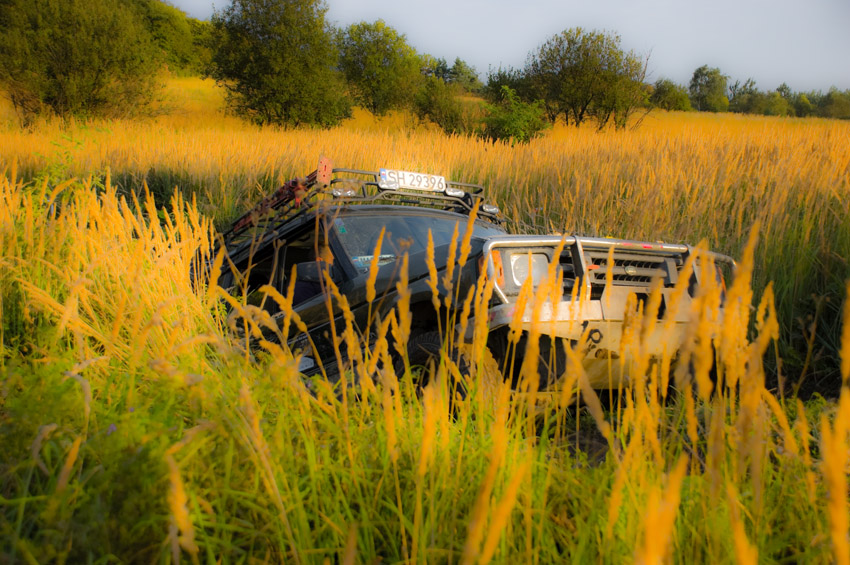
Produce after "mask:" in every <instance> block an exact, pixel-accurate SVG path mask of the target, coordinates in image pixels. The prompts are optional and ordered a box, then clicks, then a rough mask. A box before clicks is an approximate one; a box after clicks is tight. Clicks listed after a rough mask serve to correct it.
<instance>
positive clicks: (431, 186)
mask: <svg viewBox="0 0 850 565" xmlns="http://www.w3.org/2000/svg"><path fill="white" fill-rule="evenodd" d="M379 173H380V175H381V178H380V180H379V181H378V186H379V187H381V188H383V189H389V190H398V189H400V188H409V189H413V190H428V191H431V192H443V191H445V190H446V179H445V178H444V177H441V176H438V175H426V174H423V173H411V172H409V171H398V170H396V169H381V170H380V171H379Z"/></svg>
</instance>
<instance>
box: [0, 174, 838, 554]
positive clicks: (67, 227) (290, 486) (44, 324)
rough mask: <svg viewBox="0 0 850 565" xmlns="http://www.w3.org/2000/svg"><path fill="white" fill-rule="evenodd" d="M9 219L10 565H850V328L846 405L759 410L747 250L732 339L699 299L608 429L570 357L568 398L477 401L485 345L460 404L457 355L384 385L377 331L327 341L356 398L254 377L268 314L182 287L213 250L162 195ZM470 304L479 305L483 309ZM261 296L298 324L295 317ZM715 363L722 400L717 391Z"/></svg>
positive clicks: (8, 210) (767, 302) (5, 532)
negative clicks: (342, 359)
mask: <svg viewBox="0 0 850 565" xmlns="http://www.w3.org/2000/svg"><path fill="white" fill-rule="evenodd" d="M0 198H2V202H3V203H4V206H3V207H2V208H0V212H2V214H3V217H2V223H0V225H1V226H2V230H3V231H2V232H0V234H2V239H0V242H2V256H0V257H2V262H3V266H4V268H3V270H2V271H1V272H0V277H2V278H0V282H2V287H0V288H2V294H0V299H2V309H3V312H2V313H3V333H2V335H0V345H2V348H3V349H2V357H0V360H1V361H2V367H1V368H0V370H2V375H3V379H2V397H0V401H1V402H2V404H0V430H2V437H3V445H4V449H3V454H2V459H0V474H2V478H3V480H2V485H3V487H2V491H0V532H2V536H1V538H2V540H3V542H2V545H0V552H2V555H3V557H4V560H6V559H8V560H10V561H13V562H14V561H16V560H26V561H28V562H40V561H48V560H56V561H59V562H82V561H91V562H108V561H115V560H118V561H146V562H150V561H164V562H168V561H171V562H177V561H179V560H181V558H187V559H191V560H192V561H193V562H199V561H201V560H207V561H225V562H230V561H245V560H258V561H266V562H282V561H286V562H296V563H301V562H314V561H324V560H327V559H330V560H340V561H342V562H345V563H354V562H356V561H374V560H375V559H380V560H386V561H412V562H433V561H440V562H449V563H455V562H459V563H476V562H481V563H487V562H490V561H498V562H518V561H522V562H528V563H531V562H557V561H564V560H570V561H574V562H587V561H596V562H606V563H608V562H610V563H619V562H622V561H624V560H632V559H634V560H637V561H641V562H659V561H662V560H663V561H669V560H672V561H676V562H712V563H714V562H732V561H737V562H744V563H757V562H784V561H797V562H800V561H805V562H826V561H830V560H834V561H835V562H840V563H846V562H847V559H848V555H850V548H848V540H847V531H848V523H847V516H848V501H847V494H846V493H847V466H848V453H850V446H848V431H850V388H848V386H847V385H848V384H850V383H848V377H850V325H848V326H845V330H844V335H843V337H842V359H843V365H842V376H843V379H844V384H845V386H844V387H843V389H842V395H841V398H840V401H839V402H838V403H837V404H836V403H833V404H826V403H824V402H823V401H811V402H809V403H808V405H804V404H803V403H802V402H801V401H800V400H798V399H787V400H786V399H784V398H781V397H780V398H776V397H775V396H773V395H772V394H771V393H770V392H769V391H767V390H766V389H765V388H764V384H763V383H764V369H763V363H762V358H763V356H764V354H765V353H766V351H767V350H768V348H769V346H770V343H771V341H772V340H774V339H775V338H776V336H777V331H778V321H777V313H776V311H775V309H774V308H773V302H772V292H771V289H770V287H768V291H767V292H766V293H765V295H764V297H763V298H762V300H761V301H760V302H758V303H756V304H752V306H755V309H754V310H751V303H752V299H753V295H752V291H751V288H750V277H751V274H752V267H753V257H752V253H753V246H752V245H749V246H748V247H747V248H746V251H745V254H744V257H743V259H742V261H741V264H740V267H739V270H738V272H737V276H736V279H735V282H734V283H733V284H732V286H731V287H730V288H729V289H728V290H727V295H726V308H725V316H724V318H723V319H722V320H721V319H718V317H717V316H716V315H715V314H716V312H717V305H718V304H719V301H720V293H721V289H720V288H719V287H714V288H708V287H707V288H706V289H705V290H704V291H703V292H702V294H701V295H700V296H699V300H698V301H697V306H695V308H694V311H693V315H694V323H693V326H692V329H691V334H690V337H689V339H688V342H687V344H686V347H685V351H684V354H683V355H684V357H683V359H682V360H681V362H680V363H679V364H678V365H670V364H669V363H666V362H662V363H660V364H654V363H650V362H649V359H647V358H646V357H643V358H641V356H640V355H637V361H636V365H635V366H634V367H632V371H634V373H633V374H635V375H641V376H643V378H637V379H635V380H634V382H633V383H632V385H630V386H629V388H628V389H627V390H625V391H624V393H623V395H622V396H621V397H619V398H612V399H609V400H608V407H609V409H608V410H607V411H605V410H603V408H602V405H601V403H600V398H599V397H597V395H596V394H595V393H594V392H593V391H591V390H590V389H589V388H588V387H587V386H586V384H587V383H586V377H585V376H584V374H583V372H582V370H581V367H580V363H579V362H578V357H576V355H577V354H571V358H572V359H573V363H572V364H571V367H570V369H568V371H567V372H566V373H565V375H564V384H563V386H562V387H561V388H560V390H559V391H557V392H556V393H554V394H549V395H546V394H543V393H542V392H540V391H536V390H535V389H534V387H533V385H532V383H533V382H535V381H536V379H534V378H531V379H523V381H522V384H521V385H520V388H519V391H518V392H512V391H511V390H510V388H509V386H510V385H509V384H508V383H499V382H496V383H493V382H492V381H488V380H486V379H484V378H483V375H484V371H483V367H482V354H483V350H482V347H483V340H478V341H479V343H476V344H474V345H473V348H472V353H471V355H472V358H473V359H475V360H476V361H475V362H473V365H474V367H475V368H474V369H473V371H472V375H471V376H470V377H469V379H468V380H467V381H466V382H465V384H466V389H467V394H466V395H465V396H464V397H460V396H455V397H454V398H452V394H453V389H452V387H451V386H450V385H449V384H448V383H451V382H452V381H453V380H455V379H458V378H461V377H460V376H459V374H458V373H457V368H456V367H455V366H454V365H453V363H452V362H451V360H450V359H448V358H447V357H444V358H443V360H442V361H441V363H440V365H439V366H438V367H432V368H430V369H427V370H432V371H434V373H433V374H434V375H435V378H433V379H432V384H431V385H429V386H428V387H426V388H425V389H424V390H423V391H422V393H421V395H417V393H416V391H415V388H414V386H413V383H412V380H411V379H412V375H411V370H405V372H404V374H402V375H396V374H394V372H393V371H392V370H391V369H390V367H391V366H392V364H391V363H389V362H387V361H388V358H387V351H388V347H389V345H388V341H387V338H386V335H382V336H379V337H378V341H377V343H375V345H374V348H373V349H372V350H371V351H374V352H375V353H374V355H375V356H372V355H371V354H370V350H369V349H364V348H363V347H362V344H361V343H360V340H359V338H358V334H357V330H356V328H353V327H351V326H347V327H345V328H339V330H338V331H339V337H338V342H339V344H340V347H341V348H343V347H344V348H347V349H348V352H349V355H351V358H352V359H353V361H352V363H351V365H350V367H349V371H348V372H347V373H346V375H347V376H346V378H347V379H353V378H354V377H355V376H356V377H357V379H358V382H359V387H358V388H357V389H356V395H355V389H348V388H345V387H343V388H337V389H332V388H331V386H330V385H329V384H328V383H327V382H326V381H323V380H322V379H318V380H316V381H314V382H313V383H312V392H311V391H310V390H308V388H307V386H306V385H305V383H304V382H303V381H302V380H301V379H300V377H299V374H298V372H297V356H298V354H297V352H292V351H289V350H288V349H287V348H286V347H281V346H279V345H275V344H271V343H267V342H265V343H262V350H261V351H255V352H253V353H251V350H250V349H248V348H246V347H245V345H246V344H245V343H240V342H239V341H237V340H236V339H235V338H233V337H232V335H233V334H232V333H231V332H229V331H228V327H232V326H234V325H242V326H243V327H245V328H246V329H247V330H248V332H249V333H251V332H253V331H254V330H255V328H257V327H259V325H261V324H264V323H266V322H264V317H263V316H262V314H261V313H260V312H258V311H257V310H255V309H252V308H251V307H250V306H247V305H240V304H239V303H237V302H233V301H232V300H231V303H232V308H231V309H230V313H229V314H228V313H227V312H226V311H225V309H223V308H222V307H221V301H222V299H223V298H224V296H223V295H222V293H221V291H220V290H218V287H217V286H216V285H215V284H214V280H213V281H211V282H210V285H209V286H205V285H203V284H202V283H200V282H199V281H197V279H196V280H194V281H193V278H192V277H191V274H190V271H191V265H192V264H193V261H195V260H196V259H197V258H201V259H204V258H210V256H211V253H212V250H211V242H212V233H213V232H212V226H211V224H210V222H209V220H207V219H205V218H203V217H202V216H201V215H200V214H199V213H198V211H197V208H196V207H195V206H194V205H187V204H186V203H185V202H184V201H183V200H182V199H181V198H180V197H179V196H175V198H174V199H173V201H172V203H171V206H170V207H169V208H167V209H165V210H161V211H158V210H157V209H156V206H155V203H154V202H153V200H152V199H151V198H148V199H147V200H145V201H142V202H139V201H134V202H128V201H127V200H125V199H123V198H119V197H118V196H117V194H116V190H115V188H114V187H113V186H112V184H111V181H110V179H108V178H107V179H106V181H105V183H104V184H103V185H100V186H97V185H94V184H92V183H91V182H90V181H89V182H84V183H80V182H77V181H73V180H69V181H66V182H64V183H62V184H60V185H58V186H56V187H52V188H51V187H50V186H49V184H48V183H47V182H41V183H36V184H25V183H23V182H22V181H20V180H19V179H17V178H16V176H15V174H14V171H12V174H11V175H8V174H7V175H4V177H2V178H0ZM160 217H162V221H160V220H159V218H160ZM686 279H687V278H686V277H684V278H683V280H686ZM327 282H328V283H330V281H327ZM542 284H544V285H545V284H548V283H546V282H544V283H542ZM486 288H487V286H486V281H482V282H480V283H479V286H478V290H477V292H476V291H475V289H472V291H471V292H470V300H471V303H470V304H471V308H473V313H474V311H475V309H477V308H479V307H480V305H481V304H486V292H485V290H486ZM529 290H530V288H529ZM682 290H683V291H684V287H683V288H682ZM290 293H291V290H290ZM402 294H403V289H402ZM529 294H530V293H529ZM537 294H538V295H541V296H545V295H546V292H545V290H544V291H542V292H539V293H537ZM273 298H274V299H276V300H278V301H279V302H280V303H281V306H282V308H283V310H284V311H285V312H287V311H288V312H291V308H289V307H288V301H289V300H291V297H282V296H277V297H273ZM334 300H335V301H337V302H338V303H339V304H340V305H341V306H342V307H343V308H344V307H345V299H344V297H342V296H339V295H338V294H337V295H336V296H335V298H334ZM531 300H532V301H534V299H531ZM534 303H535V304H536V302H534ZM648 304H649V306H647V309H648V311H647V313H646V314H647V316H646V317H643V316H640V315H635V316H633V317H632V323H631V324H630V325H629V326H628V328H629V330H628V331H629V333H630V335H631V336H632V338H631V339H630V340H626V342H627V345H626V347H633V348H634V351H635V352H638V353H639V352H640V336H641V335H642V332H643V331H644V328H645V327H646V325H647V324H654V323H663V320H662V321H657V320H656V316H655V313H654V312H653V306H652V304H653V300H652V299H650V300H649V301H648ZM655 308H657V304H656V306H655ZM845 310H850V307H846V308H845ZM468 314H469V312H467V315H468ZM636 314H639V312H636ZM845 317H847V318H848V319H850V312H845ZM481 319H484V317H483V316H482V317H481ZM751 322H752V326H753V328H754V331H753V332H752V333H751V334H750V333H749V332H748V331H747V328H748V327H749V326H750V325H751ZM284 323H286V324H289V323H292V324H298V323H299V322H298V320H297V318H294V317H290V318H288V319H287V320H286V321H285V322H284ZM409 323H410V320H409V313H407V312H406V308H405V305H404V301H402V302H401V303H400V305H399V307H398V310H397V316H396V317H394V318H392V319H391V321H390V323H389V324H388V326H389V327H390V328H391V333H392V334H393V335H394V337H395V338H396V341H397V342H401V343H403V342H404V335H405V328H406V327H408V326H409ZM460 323H464V322H463V318H462V319H461V321H460ZM542 326H544V327H539V328H538V331H540V332H543V333H545V325H542ZM477 333H478V334H480V335H486V328H484V329H483V331H481V332H477ZM256 335H259V334H256ZM533 338H534V336H532V340H533ZM714 350H716V351H717V368H718V374H719V375H720V379H722V380H723V381H725V383H726V384H727V385H728V386H727V387H726V388H720V389H718V391H716V392H715V393H714V394H712V393H711V391H712V385H711V379H710V369H711V365H712V355H713V351H714ZM570 351H572V350H571V349H570ZM380 358H382V359H383V360H384V363H383V364H382V366H383V367H384V369H380V368H379V367H380V366H381V365H379V364H378V363H377V361H378V360H379V359H380ZM688 367H691V368H692V370H689V369H688ZM526 374H536V373H535V372H534V368H533V367H529V372H528V373H526ZM344 380H345V379H344ZM671 380H672V381H674V382H675V385H676V389H677V390H676V391H670V390H669V389H668V387H667V386H666V383H667V382H668V381H671ZM576 391H577V392H578V394H577V395H576V394H574V393H575V392H576ZM579 397H580V398H581V401H582V403H583V404H582V405H580V404H579V400H578V398H579ZM604 397H605V395H603V400H605V398H604ZM450 398H451V402H450V401H449V399H450ZM593 437H596V438H598V441H597V445H596V446H595V447H596V453H595V454H592V453H593V451H594V450H593V449H591V448H589V447H593V445H592V443H591V444H590V446H589V445H588V441H587V440H588V438H593ZM588 452H590V453H591V454H592V455H589V454H588Z"/></svg>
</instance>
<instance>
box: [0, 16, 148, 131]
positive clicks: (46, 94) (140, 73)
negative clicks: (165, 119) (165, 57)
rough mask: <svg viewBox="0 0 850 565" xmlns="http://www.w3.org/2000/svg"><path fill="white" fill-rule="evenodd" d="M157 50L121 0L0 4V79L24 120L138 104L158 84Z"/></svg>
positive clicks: (128, 110)
mask: <svg viewBox="0 0 850 565" xmlns="http://www.w3.org/2000/svg"><path fill="white" fill-rule="evenodd" d="M159 57H160V55H159V52H158V50H157V49H156V48H155V46H154V44H153V42H152V41H151V39H150V35H149V33H148V31H147V29H146V28H145V25H144V23H143V22H142V20H141V18H140V17H139V15H138V13H137V12H136V11H135V10H134V9H133V8H132V7H131V6H130V5H129V4H128V3H127V2H122V1H121V0H3V1H2V2H0V84H2V86H3V87H4V88H5V90H6V91H7V93H8V96H9V98H10V99H11V101H12V104H13V105H14V107H15V110H16V111H17V112H18V114H19V116H21V119H22V121H23V122H24V123H27V122H29V121H30V120H31V119H32V118H33V117H34V116H36V115H38V114H41V113H44V112H45V111H48V112H53V113H55V114H58V115H60V116H63V117H66V116H72V115H73V116H93V115H104V116H123V115H129V114H133V113H137V112H138V111H140V110H143V109H144V108H145V107H146V106H147V105H148V104H149V103H150V102H151V101H152V100H153V98H154V95H155V93H156V92H157V90H158V89H159V87H160V85H159V83H158V82H157V81H156V80H155V75H156V72H157V71H158V69H159V67H160V59H159Z"/></svg>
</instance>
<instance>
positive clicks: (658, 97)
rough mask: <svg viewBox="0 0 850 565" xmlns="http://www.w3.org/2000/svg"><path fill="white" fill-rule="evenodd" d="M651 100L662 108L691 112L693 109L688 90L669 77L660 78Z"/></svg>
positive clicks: (657, 106)
mask: <svg viewBox="0 0 850 565" xmlns="http://www.w3.org/2000/svg"><path fill="white" fill-rule="evenodd" d="M649 101H650V102H651V103H652V104H653V105H654V106H655V107H656V108H661V109H662V110H671V111H680V112H690V111H692V110H693V107H692V106H691V100H690V98H688V91H687V89H685V87H684V86H680V85H678V84H676V83H675V82H673V81H672V80H669V79H663V78H662V79H658V80H657V81H656V82H655V89H654V90H653V92H652V96H650V97H649Z"/></svg>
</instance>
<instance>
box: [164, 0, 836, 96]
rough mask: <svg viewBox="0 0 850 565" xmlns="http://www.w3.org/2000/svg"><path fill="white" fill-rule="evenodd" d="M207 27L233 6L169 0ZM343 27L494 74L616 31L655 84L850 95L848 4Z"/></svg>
mask: <svg viewBox="0 0 850 565" xmlns="http://www.w3.org/2000/svg"><path fill="white" fill-rule="evenodd" d="M170 2H171V3H172V4H174V5H175V6H177V7H178V8H181V9H182V10H184V11H185V12H187V13H188V14H189V15H190V16H193V17H195V18H199V19H208V18H209V17H210V15H211V14H212V11H213V5H215V7H216V8H217V9H221V8H223V7H225V6H227V5H229V0H214V1H212V0H170ZM327 5H328V14H327V18H328V20H329V21H330V22H331V23H332V24H334V25H336V26H337V27H344V26H347V25H349V24H351V23H354V22H359V21H364V20H365V21H369V22H371V21H374V20H377V19H383V20H384V21H385V22H387V24H389V25H390V26H392V27H394V28H395V29H397V30H398V31H399V32H401V33H403V34H405V35H406V36H407V39H408V42H409V43H410V44H411V45H412V46H413V47H414V48H415V49H416V50H417V51H418V52H420V53H430V54H431V55H433V56H435V57H442V58H444V59H446V60H447V61H448V62H449V64H451V63H452V62H453V61H454V59H455V57H460V58H461V59H463V60H465V61H466V62H467V63H469V64H471V65H473V66H474V67H475V68H476V69H477V70H478V72H479V74H480V75H481V78H482V79H484V80H486V75H487V70H488V69H489V68H497V67H499V66H500V65H501V66H503V67H521V66H523V64H524V63H525V60H526V57H527V55H528V53H529V51H531V50H533V49H534V48H536V47H537V46H539V45H540V44H541V43H543V41H545V40H546V39H547V38H548V37H550V36H552V35H554V34H555V33H558V32H560V31H563V30H565V29H567V28H571V27H583V28H585V29H590V30H592V29H596V30H605V31H609V32H616V33H618V34H619V35H620V36H621V38H622V47H624V48H625V49H626V50H634V51H636V52H638V53H641V54H649V55H650V58H649V73H650V76H649V80H650V81H651V82H654V81H655V80H656V79H658V78H661V77H666V78H671V79H673V80H675V81H676V82H678V83H680V84H684V85H687V83H688V81H689V80H690V78H691V75H692V74H693V71H694V69H696V68H697V67H699V66H701V65H704V64H707V65H709V66H711V67H719V68H720V70H721V71H722V72H723V73H724V74H726V75H728V76H729V77H730V78H731V80H732V82H734V81H735V80H740V81H741V82H743V81H744V80H745V79H747V78H749V77H752V78H754V79H755V81H756V84H757V86H758V87H759V88H760V89H762V90H772V89H774V88H776V87H777V86H779V85H780V84H781V83H782V82H786V83H788V85H789V86H790V87H791V89H792V90H795V91H809V90H823V91H826V90H828V89H829V87H830V86H837V87H838V88H840V89H841V90H846V89H850V0H711V1H709V0H702V1H700V2H694V1H693V0H560V1H558V0H359V1H357V0H327Z"/></svg>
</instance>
